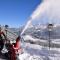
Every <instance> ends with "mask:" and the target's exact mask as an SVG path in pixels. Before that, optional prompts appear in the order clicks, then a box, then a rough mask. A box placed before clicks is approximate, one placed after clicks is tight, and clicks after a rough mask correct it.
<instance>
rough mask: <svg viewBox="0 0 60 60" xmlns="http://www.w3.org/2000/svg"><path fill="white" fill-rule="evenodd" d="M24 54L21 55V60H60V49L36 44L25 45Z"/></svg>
mask: <svg viewBox="0 0 60 60" xmlns="http://www.w3.org/2000/svg"><path fill="white" fill-rule="evenodd" d="M23 47H24V53H23V54H21V55H19V59H20V60H60V48H50V50H49V49H48V47H42V46H40V45H36V44H30V43H25V44H24V45H23Z"/></svg>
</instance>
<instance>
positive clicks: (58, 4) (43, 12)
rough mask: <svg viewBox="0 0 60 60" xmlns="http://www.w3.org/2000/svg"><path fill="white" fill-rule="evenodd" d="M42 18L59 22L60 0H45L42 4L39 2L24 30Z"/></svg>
mask: <svg viewBox="0 0 60 60" xmlns="http://www.w3.org/2000/svg"><path fill="white" fill-rule="evenodd" d="M36 20H40V21H41V20H42V21H45V22H47V21H48V23H52V22H54V23H59V20H60V0H43V2H42V3H41V4H39V5H38V6H37V8H36V10H35V11H34V12H33V13H32V14H31V16H30V19H29V20H28V22H27V24H26V26H25V28H24V29H23V31H22V34H23V33H24V31H25V30H26V29H27V28H28V27H29V25H30V24H31V23H32V21H36Z"/></svg>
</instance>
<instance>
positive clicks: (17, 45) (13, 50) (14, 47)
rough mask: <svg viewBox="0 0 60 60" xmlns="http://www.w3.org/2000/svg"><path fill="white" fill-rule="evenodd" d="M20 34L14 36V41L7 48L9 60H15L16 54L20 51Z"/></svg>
mask: <svg viewBox="0 0 60 60" xmlns="http://www.w3.org/2000/svg"><path fill="white" fill-rule="evenodd" d="M20 39H21V38H20V36H18V37H17V38H16V43H14V44H10V48H9V55H10V60H16V58H17V57H16V56H17V55H19V54H21V53H22V48H21V42H20Z"/></svg>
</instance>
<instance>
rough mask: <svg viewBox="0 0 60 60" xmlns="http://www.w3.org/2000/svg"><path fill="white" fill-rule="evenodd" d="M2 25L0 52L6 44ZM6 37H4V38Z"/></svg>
mask: <svg viewBox="0 0 60 60" xmlns="http://www.w3.org/2000/svg"><path fill="white" fill-rule="evenodd" d="M1 30H2V29H1V27H0V52H1V50H2V49H3V46H4V39H6V36H5V34H4V32H3V31H1ZM3 37H4V38H3Z"/></svg>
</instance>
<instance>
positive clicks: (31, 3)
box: [0, 0, 41, 27]
mask: <svg viewBox="0 0 60 60" xmlns="http://www.w3.org/2000/svg"><path fill="white" fill-rule="evenodd" d="M40 3H41V0H0V24H1V25H5V24H7V25H9V26H10V27H20V26H23V25H25V23H26V22H27V20H28V18H29V16H30V15H31V14H32V12H33V11H34V10H35V9H36V7H37V6H38V5H39V4H40Z"/></svg>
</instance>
